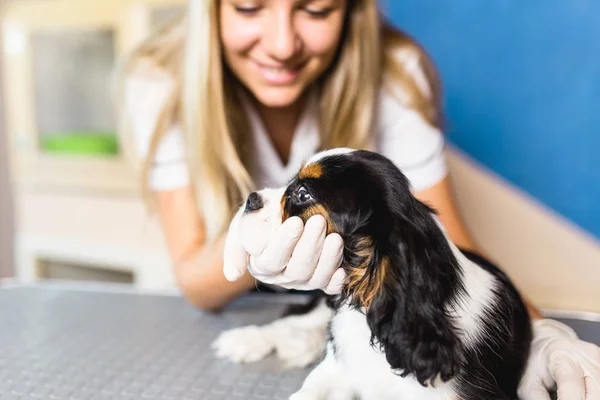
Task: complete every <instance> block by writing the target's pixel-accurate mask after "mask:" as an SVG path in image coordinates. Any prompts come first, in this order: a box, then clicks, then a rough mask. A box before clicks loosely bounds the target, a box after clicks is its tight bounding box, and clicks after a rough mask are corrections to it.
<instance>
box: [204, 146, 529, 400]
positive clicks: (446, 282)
mask: <svg viewBox="0 0 600 400" xmlns="http://www.w3.org/2000/svg"><path fill="white" fill-rule="evenodd" d="M250 199H251V200H252V201H250ZM250 203H251V204H250ZM315 214H321V215H323V216H324V217H325V219H326V220H327V223H328V226H327V232H328V233H331V232H337V233H339V234H340V235H341V236H342V238H343V240H344V254H343V261H342V267H343V268H344V270H345V271H346V273H347V279H346V281H345V282H344V284H343V287H342V291H341V293H340V294H339V295H336V296H333V297H329V298H328V301H327V304H325V303H320V304H319V305H318V306H317V307H316V308H314V309H313V310H312V311H311V312H309V313H308V314H305V315H303V316H290V317H286V318H284V319H281V320H279V321H274V322H273V323H271V324H267V325H265V326H262V327H246V328H241V329H237V330H234V331H230V332H226V333H224V334H223V335H222V336H221V337H220V338H219V339H218V340H217V341H216V342H215V348H216V349H217V353H218V354H220V355H221V356H227V357H230V358H231V359H233V360H235V361H256V360H258V359H260V358H262V357H265V356H266V355H267V354H269V353H270V352H272V351H273V350H277V352H278V353H279V354H280V357H281V358H282V359H287V360H288V361H290V360H295V361H293V362H291V363H288V364H292V365H308V364H309V363H310V362H312V361H315V360H319V361H320V362H319V363H318V365H316V367H315V368H314V369H313V370H312V371H311V372H310V373H309V375H308V376H307V378H306V380H305V381H304V383H303V385H302V387H301V388H300V390H299V391H297V392H296V393H295V394H293V395H292V397H291V399H292V400H317V399H323V400H324V399H334V400H351V399H355V398H360V399H362V400H387V399H390V400H391V399H394V400H396V399H400V400H438V399H439V400H442V399H445V400H450V399H452V400H458V399H461V400H482V399H488V400H509V399H514V398H516V394H517V387H518V384H519V381H520V378H521V375H522V373H523V371H524V368H525V364H526V360H527V358H528V354H529V346H530V342H531V336H532V331H531V323H530V319H529V316H528V313H527V309H526V307H525V305H524V303H523V301H522V299H521V297H520V295H519V293H518V291H517V290H516V289H515V287H514V286H513V285H512V283H511V281H510V280H509V278H508V277H507V276H506V275H505V274H503V273H502V272H501V271H500V270H499V269H498V268H496V267H495V266H494V265H492V264H491V263H490V262H488V261H487V260H485V259H483V258H481V257H479V256H477V255H476V254H472V253H469V252H467V251H464V250H461V249H459V248H457V247H456V246H455V245H454V244H453V243H452V242H451V241H450V240H449V238H448V236H447V234H446V232H445V230H444V228H443V227H442V225H441V223H440V222H439V220H438V218H437V215H436V213H435V211H434V210H433V209H432V208H430V207H429V206H427V205H426V204H424V203H422V202H420V201H419V200H417V199H416V198H415V197H414V196H413V195H412V194H411V191H410V184H409V182H408V180H407V178H406V177H405V176H404V175H403V174H402V173H401V171H400V170H399V169H398V168H397V167H396V166H395V165H394V164H393V163H392V162H391V161H390V160H389V159H387V158H385V157H383V156H381V155H379V154H377V153H374V152H368V151H359V150H352V149H334V150H329V151H324V152H321V153H318V154H317V155H315V156H314V157H312V158H311V159H310V160H308V161H307V162H306V163H305V164H304V165H303V167H302V169H301V170H300V171H299V172H298V174H297V175H296V176H295V177H294V178H293V179H292V180H291V181H290V183H289V184H288V185H287V186H286V187H284V188H281V189H276V190H275V189H267V190H264V191H260V192H256V193H254V194H251V195H250V197H249V200H248V201H247V202H246V204H245V205H243V206H242V207H241V208H240V210H239V211H238V213H237V214H236V216H235V217H234V221H233V223H232V227H234V229H232V230H230V232H229V235H230V236H231V238H228V240H230V243H231V241H233V242H236V241H238V242H240V243H243V244H244V246H246V248H250V247H252V246H253V245H256V243H257V241H264V240H267V239H268V237H269V236H270V235H271V234H272V232H273V231H274V229H275V228H277V226H279V225H280V224H281V223H282V221H285V220H286V219H287V218H289V217H291V216H298V217H300V218H301V219H302V220H304V222H306V220H307V219H308V218H309V217H310V216H312V215H315ZM229 249H230V250H229V251H231V252H233V250H231V249H232V247H229ZM225 256H226V257H229V256H232V255H228V254H226V255H225ZM225 265H226V269H225V271H224V272H225V274H226V276H229V277H231V276H235V275H236V274H239V271H228V270H227V265H228V264H227V262H226V263H225ZM294 337H295V338H296V339H299V340H296V342H294ZM242 338H243V339H242ZM240 342H244V344H240ZM240 346H241V347H240ZM323 350H324V355H323ZM290 354H291V355H290ZM303 356H304V357H303Z"/></svg>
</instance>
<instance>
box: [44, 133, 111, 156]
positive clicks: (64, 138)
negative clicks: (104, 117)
mask: <svg viewBox="0 0 600 400" xmlns="http://www.w3.org/2000/svg"><path fill="white" fill-rule="evenodd" d="M41 146H42V149H43V150H44V151H47V152H52V153H69V154H97V155H116V154H118V152H119V144H118V140H117V135H116V134H115V133H114V132H92V131H77V132H53V133H46V134H43V135H42V137H41Z"/></svg>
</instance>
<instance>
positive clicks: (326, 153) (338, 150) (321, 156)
mask: <svg viewBox="0 0 600 400" xmlns="http://www.w3.org/2000/svg"><path fill="white" fill-rule="evenodd" d="M353 151H356V150H355V149H351V148H349V147H336V148H335V149H329V150H324V151H321V152H319V153H317V154H315V155H313V156H312V157H311V158H309V159H308V161H307V162H306V165H309V164H315V163H317V162H319V161H320V160H322V159H324V158H325V157H329V156H335V155H339V154H348V153H352V152H353Z"/></svg>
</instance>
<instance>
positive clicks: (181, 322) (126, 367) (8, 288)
mask: <svg viewBox="0 0 600 400" xmlns="http://www.w3.org/2000/svg"><path fill="white" fill-rule="evenodd" d="M303 301H305V298H304V296H301V295H288V294H278V295H276V296H275V295H272V294H261V293H253V294H250V295H248V296H245V297H243V298H241V299H239V300H238V301H236V302H235V303H233V304H232V305H231V306H230V307H228V308H227V309H226V310H225V311H224V312H222V313H219V314H211V313H204V312H200V311H198V310H195V309H193V308H192V307H191V306H189V305H187V303H186V302H185V300H184V299H183V298H181V297H180V296H178V295H177V294H176V293H151V292H140V291H136V290H135V289H133V288H130V287H128V286H124V285H123V286H122V285H118V284H92V283H68V282H45V283H32V284H18V283H11V282H4V283H0V400H6V399H37V400H39V399H65V400H67V399H68V400H84V399H85V400H88V399H89V400H100V399H102V400H104V399H113V400H133V399H135V400H140V399H141V400H144V399H165V400H169V399H171V400H209V399H210V400H217V399H244V400H255V399H287V398H288V396H289V395H290V394H291V393H293V392H295V391H296V390H297V389H298V388H299V387H300V385H301V383H302V381H303V379H304V377H305V376H306V374H308V371H309V370H308V369H290V370H284V369H282V368H281V367H280V365H279V364H278V362H277V360H276V359H275V357H271V358H269V359H267V360H264V361H263V362H259V363H256V364H245V365H235V364H232V363H230V362H229V361H227V360H220V359H216V358H215V357H214V356H213V352H212V351H211V349H210V343H211V342H212V341H213V339H214V338H215V337H216V336H217V334H218V333H219V332H220V331H222V330H224V329H228V328H231V327H234V326H241V325H247V324H261V323H265V322H269V321H271V320H272V319H274V318H276V317H277V316H278V315H279V313H280V312H281V311H282V310H283V309H284V308H285V306H286V305H287V304H289V303H290V302H300V303H301V302H303ZM551 316H552V315H551ZM553 317H556V318H558V319H561V320H562V321H564V322H567V323H569V324H570V325H571V326H573V328H574V329H575V330H577V332H578V333H579V334H580V336H581V337H582V338H583V339H585V340H588V341H592V342H595V343H598V344H600V315H595V314H579V315H578V317H575V318H578V319H571V318H567V314H565V313H563V314H561V315H554V316H553Z"/></svg>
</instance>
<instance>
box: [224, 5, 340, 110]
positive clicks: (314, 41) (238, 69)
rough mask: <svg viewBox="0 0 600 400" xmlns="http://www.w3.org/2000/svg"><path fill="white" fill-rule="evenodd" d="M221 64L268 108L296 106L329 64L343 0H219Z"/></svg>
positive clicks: (334, 44)
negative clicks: (223, 61) (223, 60)
mask: <svg viewBox="0 0 600 400" xmlns="http://www.w3.org/2000/svg"><path fill="white" fill-rule="evenodd" d="M219 1H220V2H221V4H220V24H221V40H222V43H223V51H224V55H225V60H226V62H227V63H228V65H229V67H230V69H231V70H232V71H233V73H235V74H236V76H237V77H238V79H239V80H240V81H241V82H242V83H243V84H244V85H245V86H246V87H247V88H248V89H249V90H250V91H251V92H252V93H253V94H254V96H255V97H256V98H257V99H258V101H260V102H261V103H262V104H264V105H265V106H267V107H286V106H290V105H292V104H294V102H295V101H296V100H298V98H299V97H300V95H301V94H302V93H303V91H304V89H306V88H307V87H308V86H309V85H311V84H312V83H313V82H314V81H315V80H316V79H317V78H318V77H319V76H320V75H321V74H322V73H323V72H324V71H325V69H326V68H327V67H328V66H329V64H330V63H331V61H332V59H333V57H334V56H335V53H336V51H337V48H338V44H339V40H340V36H341V32H342V26H343V22H344V15H345V13H346V3H347V0H219Z"/></svg>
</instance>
